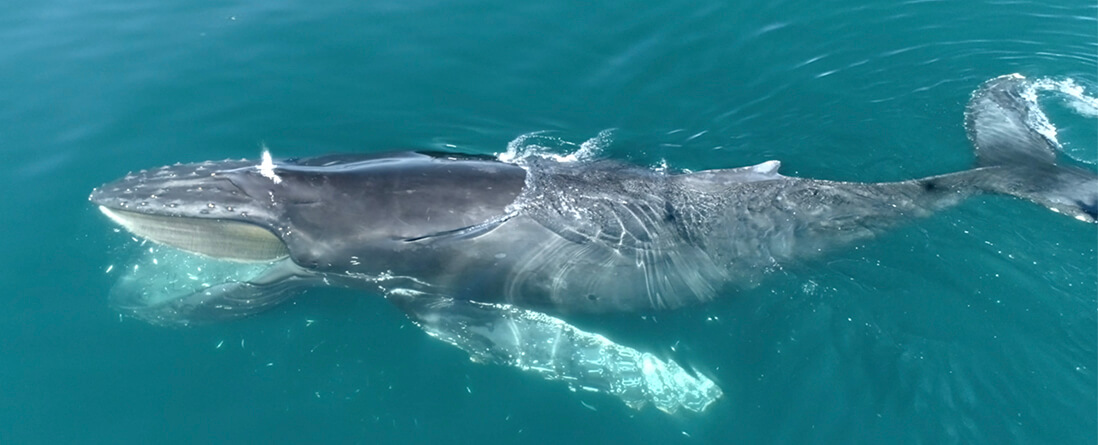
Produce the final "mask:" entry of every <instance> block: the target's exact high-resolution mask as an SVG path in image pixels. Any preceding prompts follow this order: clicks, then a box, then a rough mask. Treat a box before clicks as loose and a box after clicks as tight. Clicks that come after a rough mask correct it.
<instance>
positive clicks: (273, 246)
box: [99, 205, 289, 262]
mask: <svg viewBox="0 0 1098 445" xmlns="http://www.w3.org/2000/svg"><path fill="white" fill-rule="evenodd" d="M99 211H100V212H103V214H104V215H106V216H107V217H108V218H110V219H111V221H114V222H115V223H116V224H118V225H120V226H122V227H123V228H125V229H126V230H128V231H129V232H130V233H133V234H134V235H137V236H139V237H141V238H145V239H148V240H150V241H152V242H155V243H158V244H164V245H167V246H171V247H175V248H178V249H181V250H184V251H187V252H191V253H197V254H200V255H205V256H208V257H212V258H215V259H218V260H230V261H239V262H270V261H274V260H278V259H282V258H285V257H287V256H289V249H288V248H287V247H286V244H285V243H284V242H282V239H280V238H279V237H278V236H277V235H275V234H274V233H273V232H271V231H270V230H268V229H266V228H264V227H261V226H258V225H256V224H252V223H248V222H243V221H234V220H226V219H214V218H196V217H188V216H163V215H152V214H148V213H141V212H134V211H130V210H120V209H111V208H108V207H106V206H102V205H101V206H99Z"/></svg>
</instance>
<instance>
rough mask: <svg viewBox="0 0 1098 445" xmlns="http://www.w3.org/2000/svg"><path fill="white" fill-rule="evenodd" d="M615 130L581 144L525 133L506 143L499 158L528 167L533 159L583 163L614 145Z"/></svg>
mask: <svg viewBox="0 0 1098 445" xmlns="http://www.w3.org/2000/svg"><path fill="white" fill-rule="evenodd" d="M613 132H614V129H612V128H609V129H606V130H602V131H600V132H599V134H597V135H595V136H594V137H592V138H590V139H588V140H586V141H583V142H582V143H580V144H576V143H575V142H570V141H567V140H564V139H562V138H559V137H556V136H551V135H549V134H548V132H546V131H535V132H532V133H526V134H523V135H520V136H519V137H517V138H515V139H513V140H512V141H511V142H508V143H507V150H506V151H504V152H503V153H500V154H499V155H497V158H498V159H499V160H500V161H502V162H507V163H511V164H517V165H525V164H526V161H528V160H530V159H539V158H540V159H551V160H554V161H557V162H582V161H589V160H592V159H595V158H597V157H599V155H601V154H602V153H603V152H604V151H605V150H606V148H607V147H609V146H610V144H611V143H612V142H613V137H612V136H613Z"/></svg>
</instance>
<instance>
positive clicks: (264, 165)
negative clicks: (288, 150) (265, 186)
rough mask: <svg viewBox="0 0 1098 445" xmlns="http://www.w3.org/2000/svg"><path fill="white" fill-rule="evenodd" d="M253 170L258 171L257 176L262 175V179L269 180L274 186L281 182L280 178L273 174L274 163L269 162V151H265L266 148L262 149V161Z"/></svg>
mask: <svg viewBox="0 0 1098 445" xmlns="http://www.w3.org/2000/svg"><path fill="white" fill-rule="evenodd" d="M255 168H256V169H257V170H259V174H261V175H263V177H264V178H267V179H270V180H271V182H273V183H275V184H278V183H280V182H282V178H280V177H278V175H277V174H275V172H274V169H275V164H274V161H272V160H271V151H270V150H267V147H263V159H262V161H261V162H260V163H259V165H257V166H256V167H255Z"/></svg>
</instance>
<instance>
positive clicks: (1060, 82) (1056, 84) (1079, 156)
mask: <svg viewBox="0 0 1098 445" xmlns="http://www.w3.org/2000/svg"><path fill="white" fill-rule="evenodd" d="M1042 93H1051V94H1052V95H1053V97H1055V98H1057V99H1059V100H1060V101H1061V102H1062V103H1063V104H1064V105H1065V106H1066V107H1067V108H1068V109H1070V110H1072V111H1073V112H1075V114H1077V115H1079V116H1082V117H1086V118H1098V98H1096V97H1094V96H1091V95H1089V94H1087V91H1086V88H1084V87H1083V86H1082V85H1079V84H1078V83H1077V82H1076V81H1075V80H1074V79H1072V78H1064V79H1051V78H1047V77H1045V78H1039V79H1033V80H1031V81H1029V82H1028V84H1027V85H1026V88H1025V89H1024V90H1022V97H1023V98H1024V99H1025V100H1026V102H1028V105H1029V109H1030V110H1032V111H1033V112H1031V113H1029V115H1028V117H1027V121H1026V124H1028V125H1029V126H1030V127H1031V128H1033V129H1034V130H1036V131H1037V132H1038V133H1040V134H1041V135H1042V136H1044V137H1045V138H1047V139H1048V140H1049V141H1050V142H1052V143H1053V144H1054V145H1055V146H1056V148H1057V149H1058V150H1059V151H1060V152H1061V153H1064V154H1065V155H1067V156H1068V157H1070V158H1072V159H1073V160H1075V161H1078V162H1082V163H1085V164H1090V165H1094V164H1095V163H1096V162H1098V159H1093V158H1092V159H1083V157H1084V156H1085V155H1084V154H1083V153H1073V152H1072V151H1071V150H1065V147H1064V146H1063V144H1062V143H1061V142H1060V140H1059V138H1058V131H1057V128H1056V125H1054V124H1053V123H1052V122H1051V121H1050V120H1049V118H1048V115H1046V114H1045V112H1044V110H1043V109H1042V108H1041V106H1040V102H1039V96H1040V95H1041V94H1042ZM1091 149H1093V147H1091Z"/></svg>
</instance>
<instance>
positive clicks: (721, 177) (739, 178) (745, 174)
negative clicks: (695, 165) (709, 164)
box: [683, 161, 784, 185]
mask: <svg viewBox="0 0 1098 445" xmlns="http://www.w3.org/2000/svg"><path fill="white" fill-rule="evenodd" d="M781 166H782V163H781V162H779V161H766V162H763V163H761V164H756V165H750V166H747V167H739V168H727V169H722V170H705V171H700V172H697V173H690V174H688V175H683V180H684V181H688V182H691V183H693V184H694V185H699V184H703V183H709V184H712V185H729V184H737V183H744V182H758V181H771V180H775V179H780V178H783V177H784V176H782V175H781V174H779V173H778V169H779V168H781Z"/></svg>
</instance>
